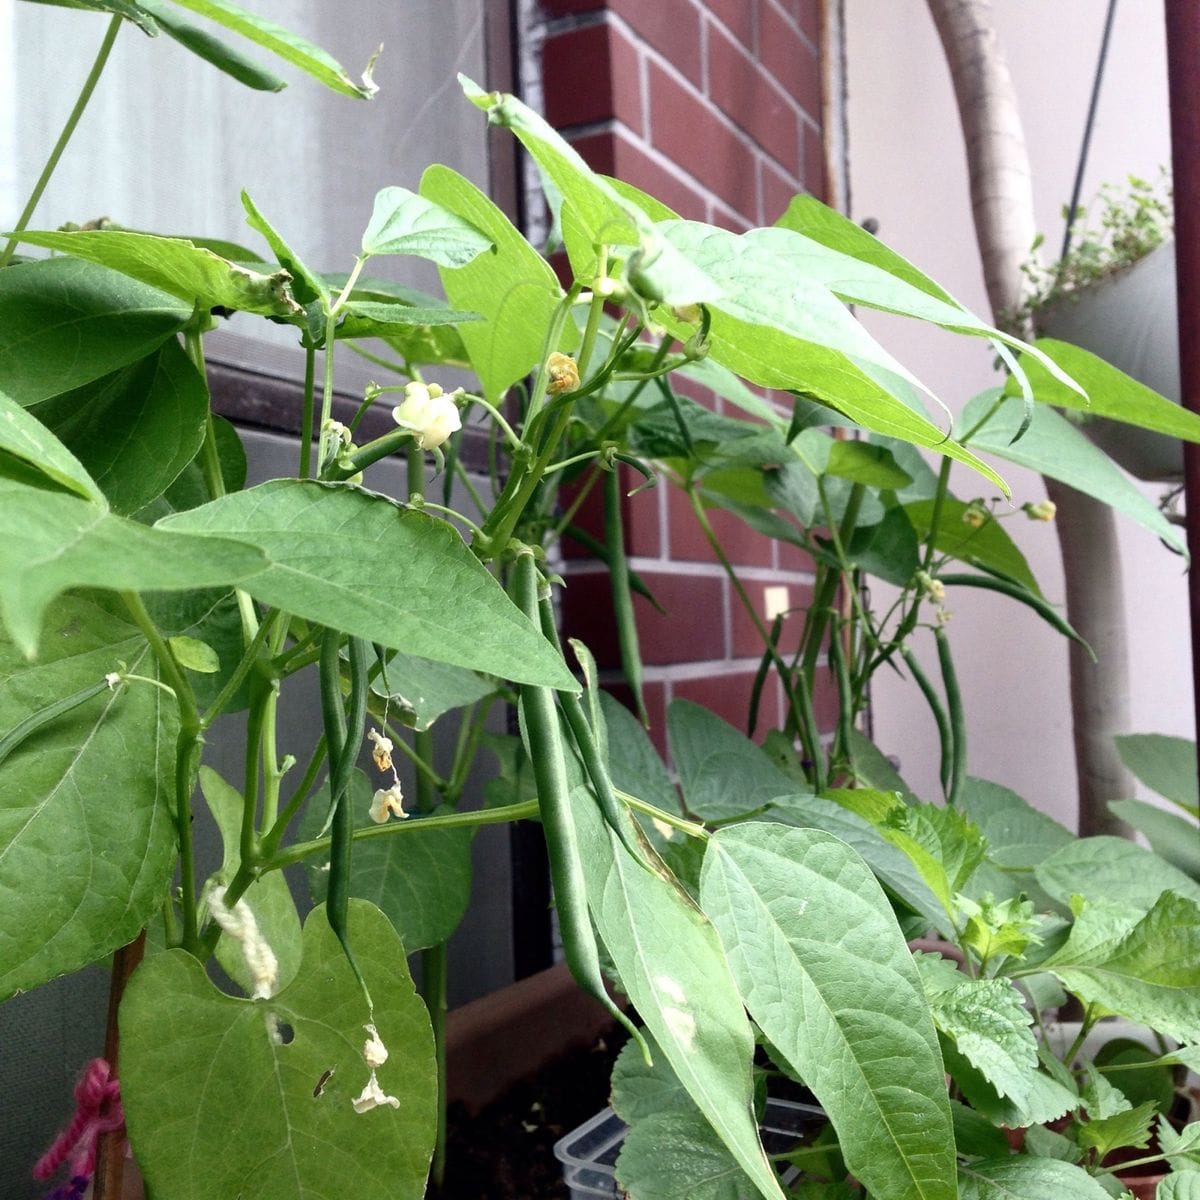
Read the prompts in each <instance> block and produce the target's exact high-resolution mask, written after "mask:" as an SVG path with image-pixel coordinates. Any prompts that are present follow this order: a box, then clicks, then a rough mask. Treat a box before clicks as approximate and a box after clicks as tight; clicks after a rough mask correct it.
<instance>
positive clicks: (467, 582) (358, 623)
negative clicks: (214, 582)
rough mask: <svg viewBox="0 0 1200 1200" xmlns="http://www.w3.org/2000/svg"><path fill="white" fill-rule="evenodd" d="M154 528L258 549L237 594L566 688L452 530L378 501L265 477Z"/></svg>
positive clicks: (549, 657)
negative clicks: (263, 563) (266, 561)
mask: <svg viewBox="0 0 1200 1200" xmlns="http://www.w3.org/2000/svg"><path fill="white" fill-rule="evenodd" d="M158 528H160V529H161V528H165V529H166V530H169V531H172V532H174V531H177V530H182V531H186V532H194V533H197V534H203V535H205V536H213V537H218V538H219V537H223V536H229V537H239V538H241V539H243V540H244V541H247V542H251V543H252V544H254V545H256V546H259V547H261V548H262V550H263V551H264V552H265V553H266V555H267V556H268V557H269V558H270V560H271V565H270V566H269V567H268V569H267V570H265V571H263V572H261V574H260V575H259V576H257V577H255V579H254V581H253V586H250V581H249V580H247V581H246V590H247V591H249V592H250V594H251V595H252V596H253V597H254V598H255V599H256V600H261V601H262V602H263V603H264V604H270V605H274V606H275V607H277V608H282V609H284V610H285V611H287V612H290V613H295V614H296V615H297V616H300V617H304V618H305V619H307V620H310V621H318V622H320V623H321V624H322V625H328V626H331V627H333V628H336V629H342V630H344V631H345V632H347V633H350V634H353V635H354V636H355V637H361V638H366V639H367V640H368V641H371V642H379V643H381V644H382V645H384V646H390V647H392V648H394V649H397V650H403V651H405V652H406V653H408V654H416V655H419V656H420V657H422V658H431V659H433V660H434V661H435V662H448V663H453V664H455V665H457V666H460V667H467V668H469V669H471V670H475V671H486V672H488V673H489V674H492V675H500V676H503V677H504V678H506V679H511V680H515V681H516V682H518V683H534V684H544V685H548V686H550V687H556V688H562V689H565V690H572V691H574V690H578V685H577V684H576V683H575V680H574V677H573V676H572V675H571V673H570V672H569V671H568V670H567V668H566V665H565V664H564V663H563V661H562V658H561V657H560V656H559V655H558V654H556V653H555V651H554V650H553V649H552V647H551V646H550V644H549V643H548V642H547V641H546V639H545V638H544V637H542V635H541V632H540V631H539V630H537V629H535V628H534V627H533V625H532V624H531V623H530V622H529V621H528V620H527V619H526V618H525V617H524V616H523V615H522V613H521V612H520V610H519V609H518V608H517V607H516V605H515V604H513V603H512V601H511V600H509V599H508V597H507V596H506V595H505V594H504V591H503V589H502V588H501V587H500V585H499V584H498V583H497V582H496V581H495V579H494V578H492V576H491V575H489V574H488V572H487V569H486V568H485V567H484V566H483V565H482V563H480V561H479V560H478V559H477V558H476V557H475V556H474V555H473V554H472V553H471V551H470V550H469V549H468V548H467V546H466V545H465V544H464V542H463V540H462V538H461V537H460V536H459V535H458V533H457V532H456V531H455V530H454V529H453V528H452V527H451V526H450V525H448V524H447V523H446V522H445V521H441V520H438V519H437V518H435V517H431V516H430V515H429V514H427V513H424V512H420V511H418V510H416V509H411V508H406V507H404V506H403V505H399V504H396V503H395V502H394V501H391V500H389V499H387V498H386V497H385V496H380V495H377V494H375V493H373V492H367V491H363V490H361V489H359V488H354V487H348V486H344V485H340V484H336V485H329V484H320V483H312V482H304V481H301V480H294V479H276V480H272V481H271V482H269V483H264V484H260V485H259V486H258V487H254V488H249V489H248V490H246V491H244V492H238V493H236V494H235V495H231V496H225V497H222V498H221V499H220V500H214V501H213V502H212V503H210V504H206V505H204V506H203V507H201V508H195V509H192V510H191V511H189V512H184V513H177V514H176V515H175V516H173V517H168V518H167V519H166V520H165V521H160V522H159V526H158ZM235 531H236V532H235Z"/></svg>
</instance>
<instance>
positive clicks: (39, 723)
mask: <svg viewBox="0 0 1200 1200" xmlns="http://www.w3.org/2000/svg"><path fill="white" fill-rule="evenodd" d="M108 686H109V684H108V680H107V679H101V680H100V681H99V682H97V683H91V684H88V686H87V687H85V688H80V689H79V691H77V692H72V693H71V695H69V696H64V697H63V698H62V699H61V700H55V701H54V703H53V704H47V705H46V707H45V708H40V709H38V711H37V712H35V713H33V714H31V715H30V716H28V717H26V718H25V720H23V721H22V722H21V723H20V724H19V725H14V726H13V727H12V728H11V729H10V730H9V731H8V732H7V733H6V734H5V735H4V736H3V737H0V763H3V762H4V760H5V759H6V758H7V757H8V756H9V755H10V754H11V753H12V752H13V751H14V750H16V749H17V747H18V746H20V745H21V743H22V742H25V741H27V740H28V739H29V738H31V737H32V736H33V735H34V734H35V733H37V731H38V730H39V729H42V728H44V727H45V726H47V725H49V724H50V722H51V721H54V720H57V719H58V718H59V717H61V716H63V715H64V714H65V713H69V712H71V710H72V709H76V708H78V707H79V706H80V705H81V704H83V703H85V702H86V701H88V700H90V699H91V698H92V697H93V696H98V695H100V693H101V692H103V691H104V690H105V689H106V688H107V687H108Z"/></svg>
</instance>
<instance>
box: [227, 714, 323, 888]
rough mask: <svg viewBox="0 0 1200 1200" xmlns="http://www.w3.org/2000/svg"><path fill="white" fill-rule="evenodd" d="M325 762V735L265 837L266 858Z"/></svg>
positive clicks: (275, 848)
mask: <svg viewBox="0 0 1200 1200" xmlns="http://www.w3.org/2000/svg"><path fill="white" fill-rule="evenodd" d="M324 761H325V735H324V734H322V735H321V736H320V737H319V738H318V739H317V744H316V746H315V747H314V749H313V752H312V757H311V758H310V759H309V760H308V766H307V767H305V768H304V775H303V777H302V778H301V780H300V782H299V783H298V784H297V785H296V790H295V791H294V792H293V793H292V796H291V799H290V800H289V801H288V802H287V804H286V805H285V806H284V809H283V812H281V813H280V814H279V816H278V817H277V818H276V819H275V823H274V824H273V825H272V826H271V828H270V829H269V830H268V831H267V833H266V835H265V836H264V837H263V840H262V856H263V857H264V858H270V857H271V856H272V855H274V853H275V851H276V850H278V849H279V843H280V842H281V841H282V840H283V835H284V833H285V832H286V831H287V827H288V825H290V824H291V822H292V818H293V817H295V815H296V814H297V813H298V812H299V811H300V806H301V805H302V804H303V803H304V801H305V800H306V799H307V798H308V794H309V792H311V791H312V789H313V784H315V783H316V782H317V774H318V772H319V771H320V770H321V764H322V763H323V762H324ZM230 903H232V901H231V902H230Z"/></svg>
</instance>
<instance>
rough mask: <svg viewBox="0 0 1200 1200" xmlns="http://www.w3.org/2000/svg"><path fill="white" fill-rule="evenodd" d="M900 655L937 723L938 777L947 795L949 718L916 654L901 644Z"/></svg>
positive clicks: (950, 740)
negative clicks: (939, 752) (939, 755)
mask: <svg viewBox="0 0 1200 1200" xmlns="http://www.w3.org/2000/svg"><path fill="white" fill-rule="evenodd" d="M900 657H901V658H903V659H904V662H905V665H906V666H907V667H908V670H909V674H910V675H912V677H913V680H914V682H915V683H916V685H917V687H919V688H920V689H921V695H922V696H924V697H925V702H926V704H928V705H929V711H930V712H931V713H932V714H933V720H934V723H935V724H936V725H937V731H938V744H939V745H940V746H941V748H942V758H941V763H940V765H939V768H938V777H939V779H940V780H941V783H942V795H943V796H949V794H950V782H951V780H952V778H953V776H954V735H953V734H952V733H951V732H950V721H949V718H947V716H946V710H945V708H944V707H943V706H942V700H941V697H940V696H939V695H938V694H937V692H936V691H934V688H933V684H932V683H930V681H929V676H928V675H926V674H925V672H924V671H923V670H922V669H921V664H920V663H919V662H917V656H916V655H915V654H914V653H913V652H912V651H911V650H910V649H909V648H908V647H907V646H902V647H901V649H900Z"/></svg>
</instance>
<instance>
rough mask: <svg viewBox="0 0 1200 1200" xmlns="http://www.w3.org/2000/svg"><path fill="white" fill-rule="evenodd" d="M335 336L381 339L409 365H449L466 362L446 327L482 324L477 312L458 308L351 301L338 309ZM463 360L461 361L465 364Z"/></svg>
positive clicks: (457, 341) (455, 336)
mask: <svg viewBox="0 0 1200 1200" xmlns="http://www.w3.org/2000/svg"><path fill="white" fill-rule="evenodd" d="M340 316H341V319H340V321H339V323H338V326H337V331H336V334H337V336H338V337H340V338H355V337H377V338H383V339H384V340H386V341H387V342H388V343H389V344H390V345H393V346H394V347H395V348H396V349H398V350H399V351H400V353H401V354H403V355H404V357H405V358H407V359H408V361H409V362H410V363H422V362H436V363H438V364H439V365H442V366H446V365H450V363H449V360H452V359H454V358H458V359H465V352H464V351H463V348H462V339H461V337H460V336H459V335H458V333H457V332H456V331H455V330H454V329H452V328H448V327H449V326H453V325H460V324H463V323H464V322H467V321H482V320H483V317H482V315H481V314H480V313H474V312H464V311H462V310H460V309H457V308H444V307H432V308H431V307H421V308H418V307H417V306H415V305H412V304H403V303H401V302H400V301H395V300H393V301H388V302H384V301H378V300H350V301H348V302H347V303H346V304H345V305H343V307H342V308H341V310H340ZM463 365H466V364H465V361H464V364H463Z"/></svg>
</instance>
